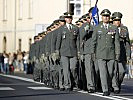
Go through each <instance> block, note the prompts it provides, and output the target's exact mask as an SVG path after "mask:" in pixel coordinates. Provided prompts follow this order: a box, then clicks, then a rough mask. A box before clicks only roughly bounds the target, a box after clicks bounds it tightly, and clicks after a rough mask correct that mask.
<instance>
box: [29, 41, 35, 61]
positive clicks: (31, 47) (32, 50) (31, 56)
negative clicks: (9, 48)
mask: <svg viewBox="0 0 133 100" xmlns="http://www.w3.org/2000/svg"><path fill="white" fill-rule="evenodd" d="M34 47H35V43H32V44H31V46H30V50H29V59H30V60H32V58H33V57H34V56H35V49H34Z"/></svg>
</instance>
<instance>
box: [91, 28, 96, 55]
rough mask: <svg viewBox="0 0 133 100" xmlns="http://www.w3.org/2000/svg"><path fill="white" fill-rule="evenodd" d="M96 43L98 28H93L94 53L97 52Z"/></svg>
mask: <svg viewBox="0 0 133 100" xmlns="http://www.w3.org/2000/svg"><path fill="white" fill-rule="evenodd" d="M96 43H97V28H96V27H95V28H93V34H92V53H95V52H96Z"/></svg>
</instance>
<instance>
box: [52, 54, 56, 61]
mask: <svg viewBox="0 0 133 100" xmlns="http://www.w3.org/2000/svg"><path fill="white" fill-rule="evenodd" d="M51 58H52V60H53V61H54V62H55V61H56V60H57V58H56V53H52V54H51Z"/></svg>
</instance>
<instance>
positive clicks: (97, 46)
mask: <svg viewBox="0 0 133 100" xmlns="http://www.w3.org/2000/svg"><path fill="white" fill-rule="evenodd" d="M101 15H102V22H101V23H100V24H99V25H98V26H97V27H96V28H95V30H94V33H93V36H92V44H93V45H92V46H93V52H94V53H96V59H97V63H98V68H99V73H100V79H101V85H102V91H103V96H108V95H110V91H109V85H110V84H109V83H108V81H112V77H113V75H112V74H113V69H114V63H115V60H118V59H119V55H120V43H119V33H118V29H117V27H116V26H114V25H112V24H110V23H109V20H110V15H111V12H110V11H109V10H108V9H104V10H103V11H102V12H101ZM108 73H109V74H108ZM108 79H109V80H108Z"/></svg>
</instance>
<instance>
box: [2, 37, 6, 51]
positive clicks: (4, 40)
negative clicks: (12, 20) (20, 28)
mask: <svg viewBox="0 0 133 100" xmlns="http://www.w3.org/2000/svg"><path fill="white" fill-rule="evenodd" d="M6 43H7V40H6V37H5V36H4V38H3V52H6Z"/></svg>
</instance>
